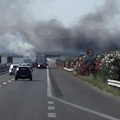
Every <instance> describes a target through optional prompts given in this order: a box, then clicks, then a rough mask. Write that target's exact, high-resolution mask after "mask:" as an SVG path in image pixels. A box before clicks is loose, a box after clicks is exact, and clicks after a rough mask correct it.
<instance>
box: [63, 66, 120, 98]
mask: <svg viewBox="0 0 120 120" xmlns="http://www.w3.org/2000/svg"><path fill="white" fill-rule="evenodd" d="M62 69H63V68H62ZM63 70H64V69H63ZM64 71H65V72H67V73H69V74H71V75H73V76H75V77H77V78H78V79H80V80H82V81H84V82H87V83H89V84H91V85H93V86H95V87H97V88H99V89H101V90H103V91H106V92H109V93H111V94H113V95H114V96H119V97H120V89H119V88H116V87H113V86H109V85H107V84H106V83H105V81H104V80H103V78H102V77H100V76H96V78H95V79H94V78H92V77H90V76H83V75H75V74H74V72H69V71H66V70H64Z"/></svg>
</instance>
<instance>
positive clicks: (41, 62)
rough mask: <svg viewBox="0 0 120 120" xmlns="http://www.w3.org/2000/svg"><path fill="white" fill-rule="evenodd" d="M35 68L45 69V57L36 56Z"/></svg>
mask: <svg viewBox="0 0 120 120" xmlns="http://www.w3.org/2000/svg"><path fill="white" fill-rule="evenodd" d="M36 68H47V59H46V56H45V55H37V56H36Z"/></svg>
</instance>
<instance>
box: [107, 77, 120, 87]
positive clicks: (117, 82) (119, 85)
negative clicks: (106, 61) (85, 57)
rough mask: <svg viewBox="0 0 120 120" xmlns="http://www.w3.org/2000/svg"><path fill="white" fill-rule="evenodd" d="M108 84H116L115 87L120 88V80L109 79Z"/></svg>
mask: <svg viewBox="0 0 120 120" xmlns="http://www.w3.org/2000/svg"><path fill="white" fill-rule="evenodd" d="M107 84H108V85H110V86H114V87H118V88H120V81H117V80H110V79H108V80H107Z"/></svg>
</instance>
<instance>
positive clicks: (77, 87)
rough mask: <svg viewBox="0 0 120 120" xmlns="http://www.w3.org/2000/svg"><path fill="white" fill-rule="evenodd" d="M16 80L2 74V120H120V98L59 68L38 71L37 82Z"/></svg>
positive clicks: (0, 77) (35, 74)
mask: <svg viewBox="0 0 120 120" xmlns="http://www.w3.org/2000/svg"><path fill="white" fill-rule="evenodd" d="M47 72H48V73H49V74H48V73H47ZM48 78H50V79H48ZM12 79H14V76H9V75H8V73H7V74H3V75H0V84H3V83H4V82H6V84H3V85H2V86H1V87H0V118H1V120H51V119H52V120H54V119H56V120H73V119H75V120H120V114H119V108H120V102H119V101H120V99H119V98H117V97H113V96H112V95H110V94H108V93H105V92H102V91H101V90H99V89H97V88H95V87H93V86H91V85H89V84H87V83H84V82H83V81H81V80H78V79H77V78H75V77H73V76H72V75H69V74H68V73H66V72H64V71H62V70H60V69H58V68H56V67H55V66H50V67H49V69H48V70H47V69H35V70H34V71H33V81H29V80H27V79H25V80H24V79H23V80H21V79H20V80H18V81H14V80H12ZM8 80H11V82H7V81H8ZM48 80H49V81H48ZM49 82H50V83H51V89H49V87H50V85H49V84H50V83H49ZM48 90H49V94H50V92H52V93H51V95H50V96H49V94H47V92H48Z"/></svg>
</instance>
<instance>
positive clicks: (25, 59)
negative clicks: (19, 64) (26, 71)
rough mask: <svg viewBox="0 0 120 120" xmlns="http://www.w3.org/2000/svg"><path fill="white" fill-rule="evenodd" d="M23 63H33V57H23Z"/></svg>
mask: <svg viewBox="0 0 120 120" xmlns="http://www.w3.org/2000/svg"><path fill="white" fill-rule="evenodd" d="M23 63H32V59H31V58H23Z"/></svg>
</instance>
